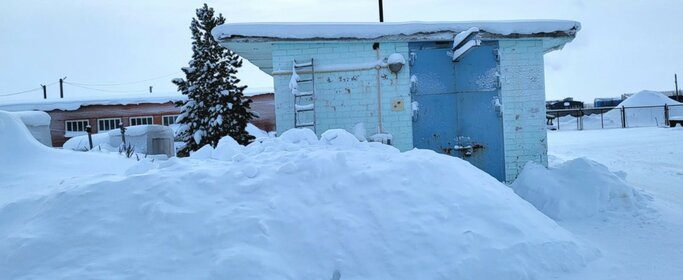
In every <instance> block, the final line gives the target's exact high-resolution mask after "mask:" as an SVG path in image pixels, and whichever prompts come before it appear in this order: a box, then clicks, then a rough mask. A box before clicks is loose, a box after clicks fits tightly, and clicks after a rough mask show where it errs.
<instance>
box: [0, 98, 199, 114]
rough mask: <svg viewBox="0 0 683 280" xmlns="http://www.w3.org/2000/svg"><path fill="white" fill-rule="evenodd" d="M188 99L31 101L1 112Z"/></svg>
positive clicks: (6, 107)
mask: <svg viewBox="0 0 683 280" xmlns="http://www.w3.org/2000/svg"><path fill="white" fill-rule="evenodd" d="M185 98H186V97H185V96H183V95H180V94H178V95H169V96H144V97H140V96H134V97H130V96H126V97H120V96H119V97H117V96H108V97H103V98H87V99H64V100H40V101H30V102H17V103H14V104H6V105H4V104H0V110H5V111H31V110H37V111H52V110H63V111H74V110H78V108H80V107H81V106H90V105H130V104H143V103H153V104H163V103H166V102H174V101H179V100H184V99H185Z"/></svg>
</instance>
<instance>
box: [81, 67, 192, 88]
mask: <svg viewBox="0 0 683 280" xmlns="http://www.w3.org/2000/svg"><path fill="white" fill-rule="evenodd" d="M179 73H182V71H175V72H173V73H169V74H166V75H162V76H156V77H152V78H148V79H144V80H138V81H131V82H121V83H112V84H91V83H79V82H69V83H70V84H71V85H73V86H76V85H79V86H91V87H108V86H122V85H132V84H139V83H144V82H149V81H154V80H158V79H162V78H166V77H168V76H172V75H175V74H179Z"/></svg>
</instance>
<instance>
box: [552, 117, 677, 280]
mask: <svg viewBox="0 0 683 280" xmlns="http://www.w3.org/2000/svg"><path fill="white" fill-rule="evenodd" d="M681 139H683V128H657V127H651V128H628V129H604V130H586V131H553V132H548V146H549V153H550V164H551V166H555V167H557V166H559V165H562V164H563V162H564V161H566V160H571V159H574V158H580V157H587V158H590V159H592V160H595V161H597V162H599V163H601V164H604V165H605V166H607V167H608V168H609V169H610V170H612V171H616V172H618V174H621V175H622V176H625V180H626V181H627V182H629V183H631V184H632V185H634V186H636V188H640V189H642V190H644V191H645V193H646V195H648V196H651V197H652V198H651V202H649V203H648V209H644V210H642V211H638V212H632V213H631V214H630V215H623V216H619V215H599V216H596V217H592V218H584V219H569V220H564V221H559V224H560V225H562V226H563V227H564V228H566V229H567V230H569V231H570V232H572V233H573V234H574V235H575V236H576V237H577V238H579V239H580V240H583V241H586V242H588V244H592V245H593V246H595V247H597V248H599V249H600V250H601V252H602V257H601V258H599V259H598V260H596V261H595V262H592V263H590V264H589V265H588V267H587V268H586V269H585V270H583V271H581V272H579V273H576V274H570V275H568V276H567V277H566V278H563V279H601V280H603V279H672V280H673V279H682V277H683V265H682V264H683V146H681ZM580 176H581V175H578V174H577V177H576V180H581V179H582V178H580Z"/></svg>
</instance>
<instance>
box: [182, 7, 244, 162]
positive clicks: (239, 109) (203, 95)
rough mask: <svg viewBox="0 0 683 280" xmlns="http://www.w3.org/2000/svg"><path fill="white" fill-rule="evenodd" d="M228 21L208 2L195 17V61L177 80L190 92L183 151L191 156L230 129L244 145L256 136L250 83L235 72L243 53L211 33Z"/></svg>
mask: <svg viewBox="0 0 683 280" xmlns="http://www.w3.org/2000/svg"><path fill="white" fill-rule="evenodd" d="M224 22H225V18H224V17H223V15H221V14H218V17H216V16H214V11H213V8H209V7H208V6H207V5H206V4H204V6H203V7H202V8H200V9H197V17H196V18H193V19H192V24H191V25H190V30H191V31H192V52H193V54H192V60H190V62H189V67H183V68H182V70H183V72H184V73H185V79H182V78H177V79H174V80H173V83H174V84H175V85H176V86H178V90H179V91H180V92H182V94H184V95H186V96H187V100H186V101H180V102H178V103H177V105H178V106H180V107H181V110H180V115H179V116H178V119H177V122H178V123H179V124H180V126H181V127H182V129H181V130H180V131H179V137H180V138H181V139H182V140H183V141H184V142H185V144H186V145H185V147H184V148H183V149H181V150H180V151H179V152H178V155H179V156H188V155H189V152H190V151H196V150H198V149H199V148H201V147H202V146H204V145H206V144H210V145H211V146H213V147H216V145H217V144H218V140H220V139H221V137H223V136H226V135H229V136H230V137H232V138H234V139H235V140H236V141H237V142H238V143H240V144H243V145H244V144H247V143H249V142H250V141H251V140H252V139H253V138H254V137H253V136H251V135H249V134H248V133H247V131H246V126H247V123H248V122H249V120H251V119H252V118H253V117H255V115H254V114H253V113H252V112H251V109H250V104H251V100H250V99H248V98H246V97H244V94H243V90H244V89H245V88H246V86H238V85H237V83H239V81H240V80H239V79H237V77H236V76H235V75H236V74H237V68H239V67H241V66H242V59H241V58H240V57H239V56H238V55H237V54H235V53H234V52H232V51H231V50H228V49H226V48H223V47H221V46H220V45H219V44H218V43H217V42H216V41H215V40H214V38H213V37H212V36H211V30H212V29H213V28H214V27H216V26H218V25H220V24H223V23H224Z"/></svg>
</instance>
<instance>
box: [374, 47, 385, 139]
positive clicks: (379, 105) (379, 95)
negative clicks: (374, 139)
mask: <svg viewBox="0 0 683 280" xmlns="http://www.w3.org/2000/svg"><path fill="white" fill-rule="evenodd" d="M372 48H373V49H374V50H375V53H376V54H377V60H378V61H379V60H380V53H379V43H374V44H373V46H372ZM375 69H377V123H378V128H379V131H378V133H384V126H383V124H382V80H381V75H382V67H380V66H379V65H377V66H375Z"/></svg>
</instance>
